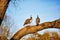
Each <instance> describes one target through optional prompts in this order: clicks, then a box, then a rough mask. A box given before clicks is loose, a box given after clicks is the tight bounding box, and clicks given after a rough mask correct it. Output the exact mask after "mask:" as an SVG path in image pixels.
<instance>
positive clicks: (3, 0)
mask: <svg viewBox="0 0 60 40" xmlns="http://www.w3.org/2000/svg"><path fill="white" fill-rule="evenodd" d="M9 2H10V0H0V24H1V22H2V20H3V18H4V15H5V12H6V10H7V7H8V4H9Z"/></svg>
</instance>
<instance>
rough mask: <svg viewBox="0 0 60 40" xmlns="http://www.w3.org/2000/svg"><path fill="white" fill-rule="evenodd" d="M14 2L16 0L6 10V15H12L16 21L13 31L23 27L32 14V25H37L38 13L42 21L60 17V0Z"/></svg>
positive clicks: (19, 0)
mask: <svg viewBox="0 0 60 40" xmlns="http://www.w3.org/2000/svg"><path fill="white" fill-rule="evenodd" d="M13 3H14V0H11V1H10V3H9V6H8V9H7V11H6V15H8V16H10V17H11V19H10V20H13V21H14V25H13V27H12V28H11V32H13V33H15V32H16V31H18V30H19V29H21V28H23V27H24V26H23V24H24V22H25V20H26V19H27V18H29V17H30V16H31V15H32V17H33V21H32V23H31V25H35V19H36V17H37V15H38V16H39V17H40V19H41V20H40V21H41V23H43V22H46V21H53V20H56V19H58V18H60V0H17V1H16V2H15V4H13ZM13 21H11V23H12V22H13Z"/></svg>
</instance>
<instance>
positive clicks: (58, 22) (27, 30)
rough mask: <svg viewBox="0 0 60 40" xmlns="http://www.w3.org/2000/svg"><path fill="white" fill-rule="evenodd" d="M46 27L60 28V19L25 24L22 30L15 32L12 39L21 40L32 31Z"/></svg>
mask: <svg viewBox="0 0 60 40" xmlns="http://www.w3.org/2000/svg"><path fill="white" fill-rule="evenodd" d="M45 28H59V29H60V19H58V20H55V21H52V22H44V23H41V24H40V25H39V26H35V25H34V26H30V25H28V26H25V27H24V28H22V29H21V30H19V31H18V32H16V33H15V35H14V36H13V37H12V38H11V40H20V38H22V37H23V36H25V35H27V34H31V33H35V32H38V31H40V30H43V29H45Z"/></svg>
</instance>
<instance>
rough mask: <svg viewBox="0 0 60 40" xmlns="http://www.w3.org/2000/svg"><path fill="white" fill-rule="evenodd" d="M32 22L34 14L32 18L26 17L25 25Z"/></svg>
mask: <svg viewBox="0 0 60 40" xmlns="http://www.w3.org/2000/svg"><path fill="white" fill-rule="evenodd" d="M31 22H32V16H31V17H30V18H28V19H26V21H25V23H24V25H26V24H30V23H31Z"/></svg>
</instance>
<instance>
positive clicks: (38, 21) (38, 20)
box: [36, 15, 40, 26]
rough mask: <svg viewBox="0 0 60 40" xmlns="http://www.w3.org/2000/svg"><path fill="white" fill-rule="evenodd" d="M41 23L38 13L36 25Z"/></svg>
mask: <svg viewBox="0 0 60 40" xmlns="http://www.w3.org/2000/svg"><path fill="white" fill-rule="evenodd" d="M39 23H40V18H39V17H38V15H37V18H36V26H38V25H39Z"/></svg>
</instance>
